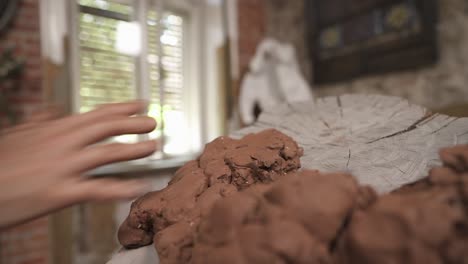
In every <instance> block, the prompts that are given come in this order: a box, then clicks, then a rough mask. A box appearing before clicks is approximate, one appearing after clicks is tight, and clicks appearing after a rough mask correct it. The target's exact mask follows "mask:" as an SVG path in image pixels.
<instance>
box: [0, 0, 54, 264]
mask: <svg viewBox="0 0 468 264" xmlns="http://www.w3.org/2000/svg"><path fill="white" fill-rule="evenodd" d="M11 45H14V46H15V55H17V56H19V57H22V58H24V59H25V63H26V65H25V69H24V72H23V74H22V75H21V76H20V77H19V79H18V80H17V84H18V89H17V90H16V91H15V92H14V93H13V94H11V96H10V98H9V101H10V102H11V103H12V104H14V109H15V111H16V112H17V113H18V114H19V116H20V117H27V116H28V115H29V114H30V113H32V112H33V111H35V110H36V109H37V108H38V107H40V105H41V103H42V91H41V82H42V77H41V75H42V74H41V55H40V51H41V49H40V33H39V0H20V1H19V9H18V12H17V14H16V16H15V18H14V20H13V21H12V23H11V24H10V28H9V29H8V31H6V32H4V33H2V34H1V35H0V50H4V49H5V48H6V47H8V46H11ZM1 85H2V84H0V88H2V87H1ZM0 91H1V89H0ZM0 263H1V264H42V263H49V220H48V218H43V219H39V220H36V221H34V222H31V223H27V224H25V225H21V226H18V227H15V228H11V229H9V230H4V231H2V232H0Z"/></svg>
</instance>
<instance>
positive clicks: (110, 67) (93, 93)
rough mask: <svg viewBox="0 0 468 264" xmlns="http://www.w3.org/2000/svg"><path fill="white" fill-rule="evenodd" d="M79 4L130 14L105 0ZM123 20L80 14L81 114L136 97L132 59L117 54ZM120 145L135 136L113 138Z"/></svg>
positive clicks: (133, 139) (132, 140)
mask: <svg viewBox="0 0 468 264" xmlns="http://www.w3.org/2000/svg"><path fill="white" fill-rule="evenodd" d="M80 4H86V5H89V6H92V7H98V8H102V9H103V8H106V9H107V10H111V11H121V12H126V13H129V12H130V10H131V9H130V7H129V6H124V5H121V4H115V3H111V2H108V1H93V0H87V1H85V0H80ZM119 23H124V22H122V21H119V20H116V19H113V18H107V17H102V16H97V15H93V14H87V13H80V15H79V44H80V103H81V105H80V112H86V111H90V110H92V109H94V108H95V107H96V106H97V105H100V104H105V103H114V102H123V101H129V100H132V99H135V98H136V88H135V82H134V80H135V59H134V58H133V57H131V56H129V55H125V54H121V53H119V52H117V51H116V49H115V46H116V35H117V27H118V25H119ZM115 140H116V141H120V142H136V141H137V136H136V135H124V136H119V137H116V138H115Z"/></svg>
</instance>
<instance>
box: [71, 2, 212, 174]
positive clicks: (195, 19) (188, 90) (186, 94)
mask: <svg viewBox="0 0 468 264" xmlns="http://www.w3.org/2000/svg"><path fill="white" fill-rule="evenodd" d="M161 1H163V2H164V9H163V11H166V10H168V11H169V12H174V13H176V14H178V15H179V14H180V15H182V16H183V17H184V24H183V30H184V38H185V39H189V41H183V45H182V48H183V53H184V58H183V59H184V63H183V76H184V77H183V79H184V80H183V86H182V88H183V90H182V105H183V110H182V111H183V112H184V113H187V115H186V116H187V117H188V118H187V122H188V126H189V127H190V128H194V131H193V133H192V131H191V134H193V136H192V137H191V147H190V150H191V151H190V152H189V153H187V154H182V155H174V156H167V155H165V154H164V149H163V148H164V147H162V150H161V152H162V153H163V155H162V157H161V158H157V159H155V158H151V159H144V160H139V161H136V162H135V161H132V162H128V164H127V163H125V164H127V165H128V166H130V167H132V166H133V165H135V164H138V168H139V170H141V169H143V168H147V166H146V164H151V163H153V164H154V162H155V161H156V163H159V162H158V161H161V162H164V161H183V160H190V159H193V157H195V156H196V155H198V153H199V152H200V151H201V150H202V149H201V148H202V145H203V143H204V141H203V140H204V137H203V132H204V129H203V126H204V124H203V123H202V121H203V118H202V114H203V113H202V112H203V111H202V107H203V104H204V103H203V101H202V100H201V99H202V91H201V89H200V87H202V80H201V79H202V78H200V76H202V74H201V73H203V71H202V69H200V68H201V67H198V66H199V65H200V64H199V63H198V64H197V62H199V61H201V57H200V55H199V54H198V53H199V52H198V51H199V50H200V47H201V46H202V44H201V43H199V42H200V40H201V38H200V37H198V36H199V35H200V34H198V31H199V30H200V10H199V8H198V7H195V8H194V7H193V6H191V5H189V4H182V2H178V1H171V0H169V1H166V0H161ZM150 2H151V0H143V1H132V8H133V13H132V15H131V16H130V17H129V19H127V20H126V19H122V18H124V17H122V16H124V15H122V16H119V14H118V13H116V12H112V11H107V10H100V11H99V12H100V13H101V11H103V12H102V13H107V14H105V16H104V17H109V15H110V18H113V19H119V20H123V21H127V22H130V21H136V22H139V23H140V25H141V32H142V36H141V37H142V47H141V48H142V50H141V55H140V56H136V57H135V74H134V82H135V86H134V87H135V94H136V98H137V99H144V100H145V99H148V98H149V96H150V93H151V87H150V84H149V67H148V62H147V59H146V57H147V52H148V51H147V46H148V38H147V31H146V27H147V24H146V19H147V17H146V15H147V12H148V10H149V4H150ZM69 8H70V15H71V18H72V19H71V22H70V23H69V27H70V28H69V32H70V37H69V39H70V67H69V69H70V78H71V90H72V92H71V97H72V98H71V109H72V112H73V113H78V112H79V109H80V106H81V102H80V101H81V100H80V99H81V96H80V89H81V84H80V76H81V75H80V74H81V73H80V68H81V66H80V44H79V43H80V41H79V26H80V25H79V15H80V13H81V12H82V10H81V8H82V7H81V6H80V4H79V1H78V0H74V1H73V2H72V3H71V4H70V6H69ZM85 8H87V9H88V10H92V9H93V8H90V7H85ZM98 10H99V9H98ZM93 11H96V10H93ZM115 15H116V16H115ZM193 69H197V70H193ZM163 89H164V88H163ZM188 113H189V114H188ZM148 138H149V135H147V134H145V135H139V137H138V140H139V141H141V140H146V139H148ZM162 142H163V141H162ZM163 144H164V143H163ZM176 163H177V162H172V164H176ZM127 165H124V166H122V164H120V165H119V166H114V167H115V168H117V167H118V168H119V169H118V171H121V170H122V168H124V167H128V166H127ZM155 165H156V166H157V164H155ZM106 167H107V168H103V170H102V171H104V172H105V171H113V169H112V168H109V167H108V166H106ZM133 167H134V166H133ZM149 169H154V168H153V167H151V166H150V167H149ZM114 173H115V172H114ZM101 174H102V172H101ZM104 174H106V173H104Z"/></svg>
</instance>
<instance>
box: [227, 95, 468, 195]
mask: <svg viewBox="0 0 468 264" xmlns="http://www.w3.org/2000/svg"><path fill="white" fill-rule="evenodd" d="M266 128H276V129H278V130H280V131H281V132H283V133H285V134H287V135H289V136H291V137H292V138H293V139H294V140H296V141H297V142H298V143H299V145H301V146H302V147H303V148H304V157H303V158H302V159H301V162H302V166H303V167H304V168H308V169H318V170H321V171H324V172H335V171H347V172H349V173H351V174H353V175H354V176H355V177H356V178H357V179H358V180H359V182H360V183H361V184H368V185H371V186H372V187H374V188H375V189H376V190H377V191H378V192H379V193H385V192H389V191H392V190H394V189H396V188H398V187H400V186H401V185H404V184H406V183H410V182H413V181H416V180H418V179H420V178H422V177H424V176H426V175H427V173H428V171H429V169H430V168H432V167H434V166H436V165H439V164H440V161H439V157H438V150H439V149H440V148H442V147H447V146H452V145H457V144H467V143H468V118H454V117H449V116H445V115H440V114H436V113H430V112H429V111H427V110H426V109H425V108H423V107H420V106H416V105H411V104H410V103H409V102H408V101H406V100H404V99H401V98H397V97H390V96H381V95H343V96H338V97H326V98H322V99H318V100H317V101H316V102H315V104H314V103H313V102H304V103H300V104H297V105H282V106H278V107H276V108H275V109H270V110H268V111H266V112H265V113H263V114H262V115H261V116H260V119H259V121H258V122H257V123H255V124H254V125H253V126H251V127H248V128H245V129H243V130H240V131H238V132H236V133H234V134H233V136H234V137H241V136H243V135H245V134H248V133H252V132H257V131H261V130H263V129H266Z"/></svg>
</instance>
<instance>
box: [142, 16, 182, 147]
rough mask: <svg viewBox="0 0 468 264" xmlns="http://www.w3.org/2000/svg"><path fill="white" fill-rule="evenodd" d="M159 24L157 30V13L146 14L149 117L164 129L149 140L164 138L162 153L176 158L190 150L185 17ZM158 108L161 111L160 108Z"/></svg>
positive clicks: (168, 17) (174, 17) (164, 18)
mask: <svg viewBox="0 0 468 264" xmlns="http://www.w3.org/2000/svg"><path fill="white" fill-rule="evenodd" d="M161 21H162V25H161V27H160V25H159V22H160V18H159V16H158V14H157V12H155V11H154V10H151V11H149V12H148V17H147V27H148V40H149V43H148V64H149V69H150V78H149V79H150V86H151V102H152V110H150V113H149V114H150V115H151V116H153V117H154V118H155V119H156V120H157V121H158V123H159V124H161V121H163V123H164V125H163V126H164V127H163V128H162V127H161V126H160V127H159V129H158V130H157V131H155V132H153V133H152V134H151V135H150V136H151V137H152V138H157V137H160V136H161V135H163V136H164V152H165V153H166V154H168V155H177V154H182V153H187V152H188V151H189V146H190V142H189V138H190V137H189V135H187V133H188V131H189V130H188V125H187V117H186V114H187V113H186V112H185V111H184V109H183V90H184V60H183V58H184V49H183V42H184V28H183V25H184V17H183V16H181V15H177V14H175V13H173V12H165V13H164V15H163V17H162V20H161ZM158 30H161V32H159V31H158ZM159 36H160V37H159ZM160 45H161V46H160ZM160 66H162V69H160ZM161 89H162V92H161ZM161 104H163V105H164V107H162V108H161ZM162 130H164V131H162Z"/></svg>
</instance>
